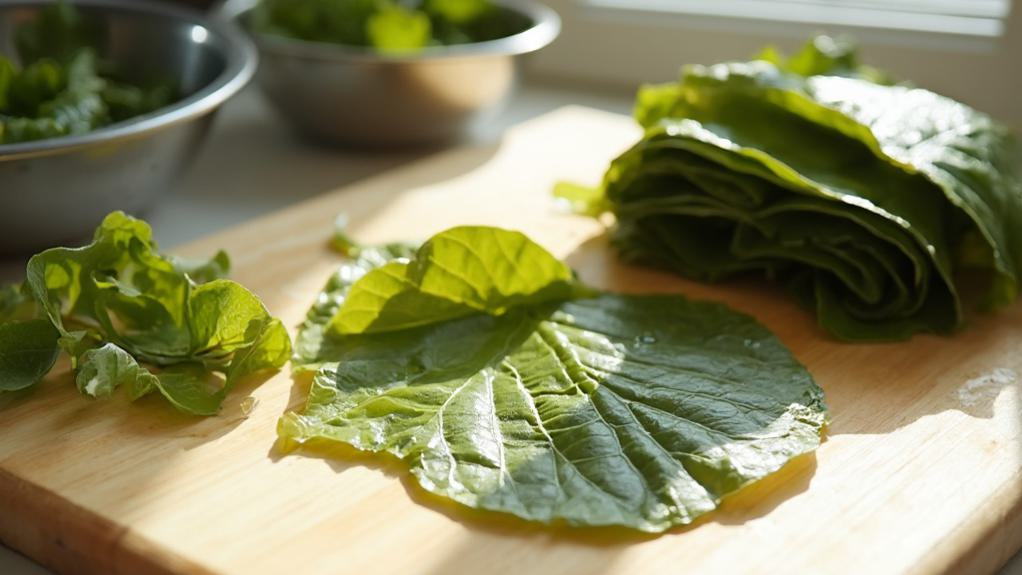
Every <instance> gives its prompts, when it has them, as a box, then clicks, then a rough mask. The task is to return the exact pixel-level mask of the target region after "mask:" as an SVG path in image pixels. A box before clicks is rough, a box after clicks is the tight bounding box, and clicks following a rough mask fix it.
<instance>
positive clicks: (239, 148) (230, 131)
mask: <svg viewBox="0 0 1022 575" xmlns="http://www.w3.org/2000/svg"><path fill="white" fill-rule="evenodd" d="M568 104H582V105H586V106H592V107H596V108H602V109H606V110H610V111H615V112H621V113H628V111H629V110H630V109H631V105H632V101H631V95H630V94H629V93H627V92H619V93H617V94H614V93H608V92H605V91H600V90H589V89H583V88H578V87H574V88H563V87H553V86H546V85H542V86H540V85H529V86H526V87H525V88H524V89H523V90H521V91H520V92H519V94H518V95H517V97H516V98H515V99H514V100H513V101H512V103H511V105H510V106H509V107H508V110H507V111H506V112H505V113H504V114H503V115H502V116H501V117H500V118H499V119H498V120H497V121H495V122H494V123H492V124H490V125H489V126H487V127H485V128H484V129H481V130H479V131H478V133H476V134H473V136H472V140H474V141H489V140H492V139H496V138H499V137H500V133H501V132H502V131H503V130H504V129H505V128H507V127H508V126H511V125H514V124H516V123H518V122H521V121H524V120H526V119H528V118H531V117H534V116H538V115H540V114H543V113H545V112H548V111H550V110H553V109H555V108H559V107H561V106H564V105H568ZM220 114H221V115H220V117H219V118H217V122H216V125H215V127H214V129H213V133H212V134H211V136H210V138H209V141H208V142H207V144H206V147H205V149H204V150H203V153H202V155H201V156H200V157H199V159H198V160H197V161H196V164H195V166H194V167H193V168H192V169H191V170H190V171H189V173H188V174H187V176H186V177H185V178H184V180H183V181H182V182H181V184H180V186H179V187H178V189H177V190H176V191H175V193H173V194H170V195H168V196H167V197H166V198H165V199H164V200H163V201H162V202H161V203H160V204H159V205H158V206H157V207H156V208H155V209H154V210H153V211H152V212H150V213H149V214H148V215H147V216H146V219H147V220H148V221H149V222H150V223H151V224H152V226H153V229H154V232H155V235H156V239H157V240H158V241H159V243H160V245H161V246H163V247H171V246H174V245H177V244H181V243H185V242H188V241H190V240H192V239H195V238H198V237H201V236H204V235H207V234H209V233H212V232H215V231H218V230H222V229H224V228H228V227H231V226H234V225H236V224H239V223H241V222H244V221H247V220H250V219H252V218H255V217H258V216H261V215H263V214H267V213H269V212H273V211H275V210H278V209H281V208H283V207H285V206H288V205H291V204H293V203H296V202H299V201H302V200H304V199H307V198H310V197H313V196H316V195H318V194H321V193H324V192H329V191H332V190H335V189H337V188H339V187H342V186H344V185H345V184H348V183H351V182H354V181H356V180H360V179H362V178H365V177H368V176H371V175H373V174H376V173H379V172H382V171H384V170H387V169H390V168H393V167H394V166H397V165H400V164H403V163H406V162H409V161H412V160H415V159H417V158H420V157H422V156H424V155H426V154H428V153H429V151H422V150H419V151H403V152H393V153H384V152H355V151H350V150H331V149H324V148H318V147H315V146H313V145H311V144H307V143H305V142H303V141H301V140H300V139H298V137H297V136H295V135H294V134H292V133H291V131H290V130H289V129H288V127H287V126H286V125H285V124H284V123H283V122H282V121H281V120H280V119H279V118H278V117H277V116H275V115H274V114H273V113H272V111H271V110H269V109H268V108H267V105H266V104H265V102H264V101H263V99H262V98H261V97H260V96H259V95H258V93H257V92H256V91H255V89H254V88H249V89H248V90H246V91H245V92H243V93H242V94H241V95H239V96H238V97H237V98H236V99H235V100H233V101H232V102H231V103H229V104H228V105H227V106H226V107H225V108H224V109H223V110H222V111H221V112H220ZM433 151H436V150H433ZM21 266H23V263H22V262H11V261H8V262H0V279H16V278H17V274H18V270H19V269H23V267H21ZM4 276H6V278H5V277H4ZM0 573H2V574H5V575H48V574H49V573H50V571H48V570H46V569H44V568H43V567H40V566H39V565H37V564H36V563H34V562H32V561H30V560H28V559H26V558H24V557H22V556H21V555H19V554H17V553H15V552H13V551H11V550H10V549H7V548H6V547H3V546H2V545H0ZM1001 575H1022V553H1020V554H1018V555H1016V556H1015V557H1014V559H1013V560H1012V561H1011V562H1010V563H1009V564H1008V565H1007V566H1006V567H1005V568H1004V569H1003V570H1002V571H1001Z"/></svg>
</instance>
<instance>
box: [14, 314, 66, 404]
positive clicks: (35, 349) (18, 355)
mask: <svg viewBox="0 0 1022 575" xmlns="http://www.w3.org/2000/svg"><path fill="white" fill-rule="evenodd" d="M59 335H60V334H58V333H57V330H55V329H53V326H52V325H50V322H48V321H46V320H44V319H30V320H25V321H7V322H2V323H0V392H4V391H16V390H19V389H25V388H27V387H31V386H33V385H35V384H36V383H39V381H40V380H41V379H42V378H43V376H45V375H46V374H47V373H48V372H49V371H50V368H52V367H53V363H54V362H55V361H57V355H58V353H59V352H60V348H59V346H58V345H57V338H58V336H59Z"/></svg>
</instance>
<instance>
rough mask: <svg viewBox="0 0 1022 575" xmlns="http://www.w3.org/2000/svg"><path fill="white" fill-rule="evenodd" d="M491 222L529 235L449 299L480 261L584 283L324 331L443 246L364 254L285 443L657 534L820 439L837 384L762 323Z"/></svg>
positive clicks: (516, 509)
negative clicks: (572, 259)
mask: <svg viewBox="0 0 1022 575" xmlns="http://www.w3.org/2000/svg"><path fill="white" fill-rule="evenodd" d="M459 229H462V228H459ZM481 231H482V230H481ZM485 232H486V233H485V234H478V235H477V236H476V237H478V238H486V237H491V238H495V239H496V240H498V242H499V243H500V245H508V244H506V243H505V242H509V241H513V242H520V241H524V242H526V243H528V244H530V245H529V246H528V247H527V248H526V247H525V246H522V249H518V250H516V251H514V252H507V253H503V254H502V252H500V251H499V250H498V251H485V252H483V253H485V254H488V255H485V256H482V257H467V256H464V255H463V256H461V257H457V258H453V259H451V260H449V261H447V264H446V265H445V267H444V269H445V270H446V272H447V274H446V276H445V278H446V279H445V280H444V281H448V282H451V283H452V288H451V289H450V290H449V291H447V292H444V291H443V290H441V289H440V287H441V284H442V283H443V281H441V280H439V279H437V280H436V281H438V282H439V283H437V284H436V285H434V291H435V292H437V293H441V292H442V293H458V294H467V293H469V291H468V290H463V289H460V288H462V287H463V280H462V279H461V278H464V277H483V276H481V275H480V276H476V275H475V273H476V272H477V271H478V269H479V267H478V266H479V265H480V261H482V262H483V263H485V264H486V265H484V266H483V267H484V268H486V269H500V268H503V267H505V266H508V267H509V268H511V269H516V270H517V272H518V273H517V274H515V277H517V283H515V285H516V286H517V287H518V289H520V290H521V292H520V293H519V294H518V295H524V294H525V293H539V292H541V291H543V289H544V288H543V287H540V286H541V284H543V283H544V282H542V281H538V280H537V279H536V278H543V277H547V278H550V277H556V278H561V279H557V280H555V281H556V282H560V281H565V282H567V283H569V284H570V285H571V287H572V289H571V290H569V291H567V292H563V293H562V294H561V297H558V298H540V299H529V298H522V297H513V296H515V293H514V290H513V289H510V288H509V289H505V290H502V291H501V293H502V294H503V296H504V298H505V299H506V300H507V301H514V302H516V303H515V304H514V305H510V306H504V305H496V306H491V307H487V306H480V307H482V308H483V309H476V310H475V311H474V312H472V313H469V314H467V315H458V316H455V317H448V318H443V319H437V317H436V315H435V312H434V311H433V310H430V309H427V308H425V307H420V308H419V311H418V313H419V314H420V315H421V316H422V317H423V318H425V319H426V320H428V321H421V322H420V321H408V322H406V323H405V326H404V327H403V328H401V329H392V330H387V331H378V330H372V329H363V330H362V331H361V332H359V333H339V332H337V331H330V330H325V329H323V326H324V325H326V323H327V322H328V321H330V318H331V317H332V316H331V314H334V315H336V314H337V312H336V310H337V309H340V310H341V313H343V310H344V309H345V308H346V306H348V305H349V302H351V301H353V300H352V299H351V297H352V296H351V294H354V293H356V292H357V291H359V290H361V289H363V288H364V286H363V284H370V285H372V286H375V285H378V284H377V282H378V279H377V278H374V277H373V274H376V273H377V272H378V271H379V270H384V269H386V268H387V267H388V266H392V265H394V264H395V263H398V264H401V265H405V266H416V265H420V264H419V263H418V262H423V261H427V262H428V261H429V256H428V255H426V254H434V255H435V254H436V252H435V251H431V250H430V249H426V248H425V247H424V248H423V249H420V250H419V251H418V252H417V253H416V254H413V255H412V259H411V260H410V261H409V260H408V259H407V258H405V257H403V255H404V254H402V255H395V256H394V257H392V258H388V257H387V256H386V254H381V253H379V252H368V254H371V255H370V256H369V258H366V257H365V256H366V253H363V254H360V256H361V257H359V258H358V259H356V260H355V261H354V262H352V263H350V264H346V265H345V266H343V267H342V268H341V271H340V272H338V274H337V275H335V276H334V278H332V279H331V281H330V283H329V284H328V286H327V290H326V291H325V292H324V293H323V294H321V296H320V298H319V299H318V300H317V302H316V304H314V306H313V308H312V310H310V312H309V315H308V318H307V320H306V323H305V324H304V325H303V327H302V330H301V332H300V333H299V336H298V340H297V341H298V346H297V350H298V356H299V359H300V361H302V362H304V363H303V364H302V365H303V366H304V368H306V369H308V368H310V367H319V370H318V371H317V373H316V375H315V377H314V380H313V384H312V388H311V391H310V395H309V400H308V404H307V405H306V408H305V409H304V410H303V411H302V412H301V413H289V414H287V415H285V416H284V417H283V418H282V419H281V421H280V424H279V427H278V432H279V434H280V436H281V437H282V438H284V439H285V440H290V441H297V442H306V441H309V440H327V441H339V442H343V443H347V444H350V445H352V446H354V447H356V448H358V449H361V450H365V451H386V452H389V453H392V454H394V455H396V456H398V457H400V458H402V459H404V460H405V461H406V462H407V463H408V465H409V466H410V468H411V471H412V473H413V474H415V476H416V478H417V479H418V481H419V483H420V484H421V485H422V487H423V488H424V489H426V490H428V491H431V492H434V493H437V494H439V495H444V496H446V497H450V498H451V499H454V500H455V501H458V502H460V503H463V504H465V505H469V506H472V507H477V508H481V509H489V510H494V511H501V512H506V513H511V514H514V515H517V516H519V517H522V518H524V519H528V520H534V521H541V522H547V523H549V522H556V521H566V522H568V523H571V524H576V525H593V526H596V525H623V526H627V527H632V528H636V529H640V530H644V531H651V532H656V531H662V530H664V529H667V528H669V527H670V526H672V525H678V524H684V523H688V522H691V521H692V520H693V519H695V518H696V517H698V516H699V515H701V514H703V513H706V512H707V511H710V510H712V509H714V508H715V507H716V506H717V504H718V503H719V502H720V500H721V499H722V498H723V497H725V496H727V495H728V494H730V493H733V492H734V491H736V490H738V489H740V488H741V487H742V486H744V485H746V484H747V483H749V482H752V481H755V480H757V479H760V478H762V477H764V476H766V475H768V474H770V473H772V472H773V471H776V470H777V469H779V468H780V467H781V466H783V465H784V464H785V463H786V462H787V461H789V460H790V459H791V458H793V457H796V456H798V455H800V454H803V453H806V452H809V451H811V450H813V449H814V448H815V447H816V446H817V445H818V444H819V441H820V432H821V429H822V427H823V425H824V424H825V420H826V408H825V407H824V404H823V401H822V391H821V390H820V389H819V388H818V387H817V386H816V385H815V383H813V381H812V378H811V377H810V376H809V374H808V373H807V372H806V371H805V369H804V368H803V367H802V366H801V365H799V363H798V362H797V361H795V360H794V359H793V358H792V357H791V354H790V353H788V351H787V350H786V349H785V348H784V346H783V345H781V343H780V342H778V341H777V339H776V338H775V337H773V335H771V334H770V333H769V332H768V331H767V330H766V329H765V328H763V327H762V326H760V325H759V324H757V323H756V322H755V321H754V320H752V319H751V318H749V317H747V316H744V315H741V314H738V313H735V312H733V311H731V310H729V309H728V308H726V307H725V306H722V305H720V304H712V303H699V302H690V301H688V300H686V299H684V298H682V297H679V296H614V295H606V294H603V295H601V294H599V293H598V292H595V291H594V290H591V289H587V288H580V287H579V286H577V285H574V284H573V280H571V281H568V279H565V278H569V279H570V278H571V274H570V272H569V273H567V274H561V272H558V273H556V274H550V273H549V271H550V270H551V269H560V268H558V267H553V266H548V265H546V259H545V258H546V257H548V256H549V254H546V252H545V251H542V248H540V247H539V246H536V245H535V244H532V242H531V241H530V240H528V239H527V238H524V240H523V239H522V238H523V237H522V236H520V234H516V233H514V232H508V231H506V230H500V229H486V230H485ZM459 233H460V232H459ZM447 237H451V236H450V235H449V232H444V233H441V234H439V235H438V236H436V237H434V239H433V240H431V241H430V242H427V244H426V246H429V245H430V244H431V243H432V245H433V246H434V247H435V246H440V245H443V242H442V241H438V240H443V239H444V238H447ZM455 237H460V236H455ZM485 243H486V240H479V241H472V242H469V245H471V246H481V245H484V244H485ZM406 253H407V252H406ZM508 254H514V255H508ZM381 255H383V256H384V257H382V258H381V257H379V256H381ZM476 255H477V256H478V254H476ZM540 256H542V257H540ZM367 259H368V260H370V261H367ZM388 259H390V260H392V261H391V262H390V263H387V260H388ZM551 259H552V258H551ZM537 260H538V261H537ZM438 261H442V260H434V261H433V263H432V264H430V265H437V262H438ZM555 261H556V260H555ZM372 270H376V271H372ZM473 270H475V271H473ZM425 275H427V276H428V273H427V274H425ZM503 275H504V274H496V276H497V277H503ZM528 276H534V277H531V278H530V277H528ZM487 277H493V276H492V274H491V276H487ZM351 282H354V283H353V284H352V283H351ZM425 283H428V282H425ZM494 283H496V284H500V283H501V282H500V281H497V282H494ZM505 287H507V286H505ZM387 293H389V294H390V296H389V297H390V298H400V297H402V293H403V292H402V291H401V290H393V291H390V292H387ZM346 298H347V299H346ZM388 301H389V300H388V299H386V298H383V301H382V304H383V305H382V307H383V308H385V307H386V306H387V302H388ZM447 301H449V300H447ZM475 301H477V302H480V301H489V300H487V299H486V298H478V299H477V300H475ZM413 314H414V311H413V310H412V309H411V308H409V311H408V312H407V314H406V316H404V317H412V315H413Z"/></svg>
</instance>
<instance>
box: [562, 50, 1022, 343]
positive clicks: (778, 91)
mask: <svg viewBox="0 0 1022 575" xmlns="http://www.w3.org/2000/svg"><path fill="white" fill-rule="evenodd" d="M821 43H822V44H821ZM824 44H826V42H825V41H823V40H818V41H817V42H816V43H815V44H813V45H811V46H810V47H808V48H807V49H806V51H804V52H803V53H802V54H800V55H799V56H797V57H796V58H795V59H793V60H792V61H787V62H781V65H782V66H784V69H779V68H778V67H777V65H775V64H772V63H770V62H768V61H763V60H761V61H756V62H750V63H731V64H720V65H716V66H710V67H705V66H693V67H690V68H688V69H687V70H686V72H685V74H684V76H683V78H682V80H681V82H679V83H676V84H670V85H666V86H654V87H647V88H644V89H643V90H642V91H641V92H640V94H639V97H638V102H637V105H636V118H637V119H638V120H639V122H640V123H641V124H642V125H643V127H645V128H646V129H647V133H646V136H645V138H644V139H643V140H642V141H641V142H640V143H639V144H637V145H636V146H634V147H633V148H632V149H631V150H629V151H628V152H626V153H625V154H623V155H622V156H621V157H619V158H618V159H617V160H615V161H614V163H613V164H612V166H611V167H610V169H609V170H608V172H607V174H606V177H605V181H604V189H603V191H604V195H603V196H593V197H589V198H584V199H583V200H582V201H581V203H582V204H583V206H582V208H583V209H585V208H586V207H589V208H592V209H591V211H594V212H596V211H600V210H603V209H609V210H610V211H612V212H613V213H614V214H615V215H616V216H617V226H616V229H615V232H614V243H615V245H616V246H617V247H618V249H619V250H620V253H621V255H622V256H623V257H624V258H625V259H628V260H633V261H639V262H645V263H650V264H654V265H658V266H662V267H666V268H670V269H673V270H676V271H678V272H680V273H682V274H684V275H686V276H689V277H693V278H696V279H701V280H706V281H714V280H719V279H723V278H727V277H730V276H733V275H736V274H741V273H746V272H761V273H765V274H766V275H767V276H768V277H774V278H780V279H782V280H783V281H785V282H786V283H787V284H788V285H789V286H790V288H791V290H792V291H793V292H794V293H795V294H796V295H797V296H798V297H799V298H800V299H801V300H802V301H804V302H805V304H806V305H807V306H809V307H812V308H813V309H815V311H816V312H817V314H818V316H819V321H820V324H821V325H822V326H823V327H824V328H826V329H827V330H829V331H830V332H832V333H833V334H835V335H836V336H838V337H840V338H843V339H849V340H884V339H903V338H907V337H910V336H911V335H912V334H914V333H917V332H920V331H931V332H938V333H948V332H950V331H952V330H954V329H955V328H956V327H958V326H959V325H960V324H961V321H962V309H961V308H962V304H961V302H960V300H959V293H958V292H959V290H958V287H957V286H956V284H955V281H954V278H955V274H956V272H957V271H959V270H960V269H961V268H962V267H963V266H966V265H968V266H971V267H979V268H981V269H983V270H985V271H986V272H987V274H988V275H989V276H990V282H989V283H990V288H989V290H988V296H987V301H988V304H989V305H991V306H997V305H1005V304H1007V303H1009V302H1011V301H1014V299H1015V296H1016V293H1017V283H1018V276H1019V273H1020V271H1022V189H1020V187H1019V183H1018V181H1017V179H1016V178H1015V176H1014V174H1013V170H1012V165H1011V162H1012V161H1013V160H1012V156H1011V146H1010V144H1009V138H1008V135H1007V134H1006V132H1005V130H1004V129H1003V128H1002V127H1000V126H998V125H997V124H996V123H995V122H993V121H992V120H991V119H990V118H989V117H987V116H985V115H983V114H981V113H979V112H976V111H974V110H972V109H969V108H967V107H965V106H963V105H961V104H958V103H956V102H953V101H951V100H949V99H947V98H943V97H941V96H938V95H936V94H933V93H931V92H927V91H925V90H921V89H913V88H907V87H904V86H886V85H879V84H875V83H872V82H869V81H867V80H864V79H862V77H865V76H867V75H864V74H858V73H852V72H854V71H855V70H859V68H858V67H857V66H858V65H857V63H856V62H855V60H854V54H852V53H851V52H849V51H848V47H847V46H831V47H830V48H832V50H831V51H830V52H828V51H827V50H824V49H822V48H821V46H823V45H824ZM824 47H826V46H824ZM770 59H772V60H774V61H775V62H777V61H778V59H777V58H776V57H772V58H770ZM820 74H838V75H820ZM845 76H857V77H845Z"/></svg>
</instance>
